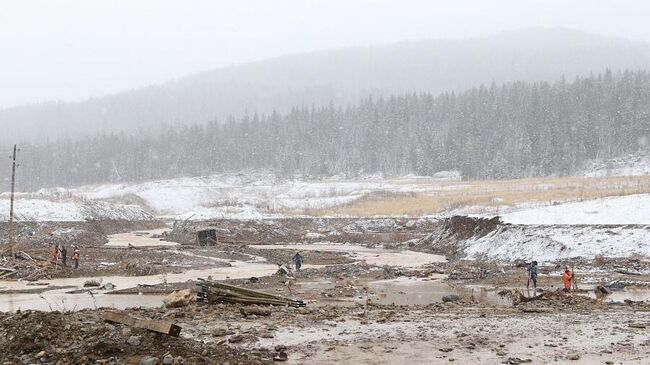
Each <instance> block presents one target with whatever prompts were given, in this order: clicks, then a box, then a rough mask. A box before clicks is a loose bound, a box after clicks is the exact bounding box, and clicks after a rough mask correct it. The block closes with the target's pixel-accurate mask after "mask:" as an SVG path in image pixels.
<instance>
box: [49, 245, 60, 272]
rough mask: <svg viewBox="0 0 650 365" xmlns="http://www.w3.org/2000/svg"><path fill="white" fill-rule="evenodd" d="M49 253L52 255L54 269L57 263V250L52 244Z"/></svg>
mask: <svg viewBox="0 0 650 365" xmlns="http://www.w3.org/2000/svg"><path fill="white" fill-rule="evenodd" d="M50 253H51V254H52V264H53V265H54V266H55V267H56V266H57V265H58V263H59V248H58V247H56V245H55V244H52V249H51V250H50Z"/></svg>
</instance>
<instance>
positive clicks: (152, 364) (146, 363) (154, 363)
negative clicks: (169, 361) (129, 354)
mask: <svg viewBox="0 0 650 365" xmlns="http://www.w3.org/2000/svg"><path fill="white" fill-rule="evenodd" d="M158 363H160V359H158V358H157V357H153V356H147V357H145V358H144V359H142V361H141V362H140V365H158Z"/></svg>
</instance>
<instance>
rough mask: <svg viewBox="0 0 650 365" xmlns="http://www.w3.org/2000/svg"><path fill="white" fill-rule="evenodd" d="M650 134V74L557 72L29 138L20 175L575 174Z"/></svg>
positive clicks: (643, 144) (37, 179)
mask: <svg viewBox="0 0 650 365" xmlns="http://www.w3.org/2000/svg"><path fill="white" fill-rule="evenodd" d="M649 138H650V74H649V73H647V72H644V71H624V72H611V71H609V70H607V71H605V72H604V73H602V74H599V75H591V76H588V77H581V78H577V79H574V80H559V81H557V82H554V83H547V82H537V83H531V82H512V83H506V84H503V85H497V84H492V85H487V86H481V87H477V88H473V89H471V90H467V91H465V92H462V93H458V94H456V93H443V94H440V95H430V94H402V95H395V96H391V97H382V98H373V97H371V96H368V97H367V98H365V99H364V100H362V101H360V102H359V103H358V104H356V105H329V106H325V107H296V108H294V109H292V110H291V111H290V112H288V113H284V114H280V113H270V114H263V115H257V114H252V115H249V116H246V117H243V118H239V119H234V118H230V119H228V120H225V121H224V120H216V121H213V122H209V123H205V124H195V125H174V126H171V125H168V126H166V127H164V128H156V129H153V128H152V129H151V130H141V131H139V132H138V133H135V134H119V133H112V134H106V133H104V134H96V135H92V136H87V137H83V138H82V137H74V138H72V139H57V140H50V141H47V142H31V143H26V144H21V146H20V147H21V152H20V163H21V166H20V174H19V180H18V181H19V186H20V187H21V190H32V189H37V188H41V187H51V186H72V185H80V184H90V183H99V182H117V181H139V180H147V179H159V178H173V177H180V176H199V175H209V174H213V173H219V172H230V171H240V170H244V169H263V170H271V171H273V172H275V173H277V174H278V175H280V176H294V175H301V176H310V177H317V176H332V175H346V176H359V175H365V174H373V173H382V174H384V175H403V174H410V173H413V174H419V175H431V174H434V173H436V172H438V171H443V170H459V171H460V172H461V173H462V176H463V177H464V178H470V179H482V178H516V177H528V176H548V175H570V174H573V173H576V172H577V171H579V170H580V169H581V168H582V167H583V166H584V163H585V162H586V161H588V160H590V159H594V158H609V157H617V156H621V155H623V154H627V153H648V151H650V148H649V147H648V143H649V142H650V141H649ZM2 148H3V150H6V151H9V148H10V146H2ZM5 170H6V169H5ZM5 170H0V173H2V174H4V175H3V176H0V179H2V180H4V181H5V182H6V181H7V177H8V176H6V172H5Z"/></svg>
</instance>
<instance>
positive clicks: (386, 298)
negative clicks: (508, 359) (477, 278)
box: [368, 276, 512, 306]
mask: <svg viewBox="0 0 650 365" xmlns="http://www.w3.org/2000/svg"><path fill="white" fill-rule="evenodd" d="M443 277H444V276H443ZM442 279H443V278H442V277H432V278H430V279H429V280H425V279H419V278H398V279H392V280H381V281H374V282H371V283H368V291H369V299H371V300H372V301H373V302H374V303H376V304H381V305H391V304H394V305H428V304H433V303H441V302H442V297H443V296H445V295H458V296H460V297H461V298H463V299H465V300H473V301H474V302H479V303H485V304H491V305H496V306H512V302H511V301H509V300H508V299H506V298H502V297H500V296H499V295H498V294H497V293H496V291H494V290H490V289H489V288H486V287H481V286H463V287H453V286H451V285H449V284H447V283H446V282H444V281H443V280H442Z"/></svg>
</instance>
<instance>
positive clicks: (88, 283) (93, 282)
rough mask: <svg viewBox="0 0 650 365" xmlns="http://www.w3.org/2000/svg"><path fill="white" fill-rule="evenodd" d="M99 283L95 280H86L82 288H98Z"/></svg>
mask: <svg viewBox="0 0 650 365" xmlns="http://www.w3.org/2000/svg"><path fill="white" fill-rule="evenodd" d="M100 285H101V283H100V282H99V281H97V280H86V281H85V282H84V287H95V286H100Z"/></svg>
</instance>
